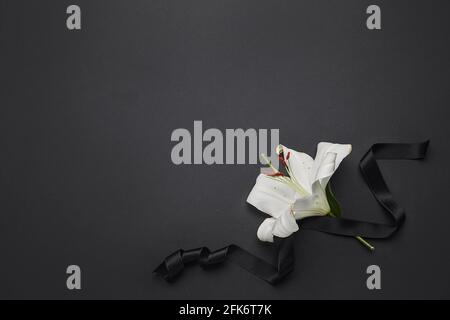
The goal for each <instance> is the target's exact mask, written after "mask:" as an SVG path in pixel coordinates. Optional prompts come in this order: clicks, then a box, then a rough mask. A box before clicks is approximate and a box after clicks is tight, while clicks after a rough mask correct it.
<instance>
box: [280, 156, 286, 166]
mask: <svg viewBox="0 0 450 320" xmlns="http://www.w3.org/2000/svg"><path fill="white" fill-rule="evenodd" d="M278 160H280V162H281V164H282V165H283V166H286V161H284V158H283V157H282V156H281V155H279V156H278Z"/></svg>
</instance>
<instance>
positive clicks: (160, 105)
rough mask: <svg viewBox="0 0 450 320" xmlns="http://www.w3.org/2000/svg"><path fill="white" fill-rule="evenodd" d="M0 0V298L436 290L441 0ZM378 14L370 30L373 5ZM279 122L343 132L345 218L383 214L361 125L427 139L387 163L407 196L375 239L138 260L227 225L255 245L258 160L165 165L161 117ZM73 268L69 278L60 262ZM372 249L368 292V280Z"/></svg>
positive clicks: (395, 185) (400, 195) (283, 126)
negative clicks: (277, 262) (180, 270)
mask: <svg viewBox="0 0 450 320" xmlns="http://www.w3.org/2000/svg"><path fill="white" fill-rule="evenodd" d="M74 3H76V4H78V5H80V6H81V9H82V30H81V31H75V32H71V31H68V30H67V29H66V26H65V20H66V13H65V10H66V7H67V6H68V5H69V4H72V1H70V2H69V1H56V0H55V1H16V0H14V1H12V0H11V1H5V0H2V1H1V6H0V10H1V11H0V14H1V16H0V28H1V29H0V36H1V38H0V41H1V48H0V49H1V50H0V80H1V85H0V90H1V95H0V98H1V100H0V106H1V108H0V112H1V114H0V240H1V241H0V257H1V258H0V259H1V263H0V297H1V298H64V299H66V298H68V299H72V298H139V299H151V298H158V299H172V298H180V299H187V298H224V299H231V298H252V299H266V298H267V299H269V298H270V299H304V298H345V299H359V298H370V299H372V298H373V299H379V298H388V299H389V298H450V285H449V284H450V283H449V282H450V281H449V280H450V277H449V273H448V270H449V269H450V259H449V249H450V242H449V240H448V235H449V232H448V230H449V227H450V212H449V210H448V203H449V199H448V191H449V190H448V189H449V187H448V182H449V178H450V173H449V170H448V158H449V157H450V152H449V148H448V139H449V131H450V130H449V129H448V123H447V119H448V116H449V111H448V101H449V71H450V63H449V56H450V46H449V43H448V41H449V31H450V28H449V26H450V19H449V18H448V12H449V9H450V5H449V2H448V1H424V0H423V1H381V0H377V1H375V2H373V1H370V2H369V1H360V0H352V1H317V0H314V1H312V0H311V1H275V0H274V1H261V0H252V1H249V0H226V1H219V0H189V1H181V0H180V1H163V0H161V1H154V0H140V1H137V0H133V1H119V0H116V1H81V0H77V1H76V2H74ZM373 3H374V4H378V5H379V6H380V7H381V9H382V28H383V29H382V30H381V31H369V30H367V29H366V26H365V20H366V17H367V15H366V14H365V9H366V8H367V6H368V5H369V4H373ZM194 120H203V124H204V127H205V128H210V127H214V128H219V129H222V130H224V129H226V128H280V140H281V142H282V143H284V144H286V145H288V146H291V147H293V148H299V149H302V150H304V151H307V152H309V153H313V154H314V153H315V147H316V143H317V142H319V141H335V142H342V143H351V144H352V145H353V152H352V154H351V156H350V157H349V158H348V159H346V160H345V161H344V162H343V164H342V166H341V168H340V170H339V172H338V173H337V174H336V176H335V177H334V178H333V182H334V189H335V191H336V194H337V196H338V197H339V199H340V200H341V203H342V205H343V208H344V214H345V216H348V217H353V218H358V219H366V220H376V221H383V213H382V210H381V209H380V208H379V207H378V205H377V203H376V202H375V201H374V199H373V198H372V195H371V194H370V192H369V190H368V189H367V188H366V187H365V184H364V182H363V180H362V178H361V176H360V174H359V172H358V169H357V165H358V161H359V159H360V158H361V156H362V155H363V153H364V152H365V151H366V149H367V148H368V147H369V146H370V145H371V144H372V143H375V142H398V141H406V142H409V141H419V140H423V139H427V138H429V139H431V145H430V150H429V156H428V158H427V160H425V161H417V162H416V161H397V162H395V161H390V162H387V161H386V162H384V163H383V164H382V169H383V172H384V174H385V176H386V179H387V181H388V183H389V185H390V187H391V189H392V191H393V193H394V194H395V196H396V197H397V199H398V201H399V202H400V203H401V204H403V206H404V207H405V208H406V210H407V222H406V224H405V225H404V227H403V228H402V230H401V231H400V232H399V233H398V234H396V235H395V236H394V237H393V238H391V239H389V240H386V241H373V243H374V244H375V246H376V248H377V250H376V251H375V253H373V254H371V253H369V252H368V251H367V250H366V249H365V248H363V247H362V246H361V245H360V244H359V243H358V242H357V241H356V240H354V239H351V238H340V237H334V236H330V235H326V234H321V233H318V232H314V231H304V230H301V231H299V232H298V233H297V234H296V243H297V246H296V249H295V250H296V256H297V259H298V262H297V268H296V269H295V271H294V272H293V273H292V274H291V275H290V276H289V278H287V279H286V281H285V282H284V283H282V284H281V285H279V286H277V287H272V286H270V285H268V284H266V283H265V282H263V281H261V280H259V279H257V278H255V277H254V276H252V275H251V274H249V273H247V272H245V271H243V270H241V269H240V268H238V267H236V266H233V265H226V266H224V267H223V268H220V269H218V270H216V271H213V272H208V271H202V270H201V269H200V268H195V267H193V268H189V269H188V270H186V271H185V274H184V275H183V276H182V277H181V278H180V279H179V281H178V282H176V283H175V284H172V285H169V284H167V283H165V282H164V281H162V280H161V279H158V278H155V277H153V276H152V273H151V272H152V270H153V268H154V267H155V266H156V265H157V264H158V263H159V262H160V261H161V260H162V258H164V257H165V256H166V255H167V254H169V253H171V252H172V251H174V250H176V249H178V248H180V247H184V248H192V247H197V246H202V245H208V246H209V247H210V248H214V249H215V248H219V247H222V246H224V245H226V244H228V243H230V242H234V243H237V244H240V245H241V246H243V247H244V248H246V249H248V250H249V251H251V252H253V253H255V254H257V255H259V256H261V257H264V258H266V259H268V260H270V259H271V258H273V256H272V253H273V252H272V250H271V249H270V245H265V244H262V243H261V242H259V241H258V240H257V239H256V230H257V228H258V225H259V224H260V222H261V221H262V220H263V218H264V217H265V216H264V214H257V213H255V212H254V211H253V210H251V209H250V208H249V207H248V206H247V205H246V203H245V199H246V196H247V194H248V192H249V191H250V189H251V188H252V186H253V184H254V181H255V178H256V176H257V174H258V170H259V167H258V166H255V165H229V166H225V165H215V166H206V165H197V166H194V165H191V166H189V165H186V166H175V165H173V164H172V163H171V160H170V151H171V148H172V146H173V145H174V144H173V143H171V141H170V135H171V132H172V131H173V130H174V129H176V128H188V129H190V130H191V131H192V127H193V121H194ZM69 264H78V265H80V266H81V268H82V287H83V288H82V290H81V291H78V292H75V291H69V290H67V289H66V286H65V281H66V273H65V269H66V267H67V266H68V265H69ZM370 264H378V265H379V266H380V267H381V269H382V290H381V291H376V292H375V291H369V290H367V288H366V285H365V280H366V277H367V276H366V274H365V269H366V267H367V266H368V265H370Z"/></svg>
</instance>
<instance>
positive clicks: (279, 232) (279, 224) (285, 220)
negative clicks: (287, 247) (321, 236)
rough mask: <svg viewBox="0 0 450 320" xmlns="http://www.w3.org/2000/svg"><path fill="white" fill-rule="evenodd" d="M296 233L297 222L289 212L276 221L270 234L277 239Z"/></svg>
mask: <svg viewBox="0 0 450 320" xmlns="http://www.w3.org/2000/svg"><path fill="white" fill-rule="evenodd" d="M296 231H298V225H297V221H296V220H295V218H294V216H293V215H292V213H291V212H286V213H284V214H283V215H281V216H280V217H279V218H278V219H277V221H276V222H275V225H274V227H273V231H272V233H273V235H275V236H277V237H280V238H286V237H289V236H290V235H291V234H293V233H294V232H296Z"/></svg>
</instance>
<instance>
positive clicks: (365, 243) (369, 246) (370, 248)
mask: <svg viewBox="0 0 450 320" xmlns="http://www.w3.org/2000/svg"><path fill="white" fill-rule="evenodd" d="M355 238H356V239H357V240H358V241H359V242H361V243H362V244H363V245H364V246H366V247H367V248H368V249H369V250H371V251H374V250H375V247H374V246H373V245H371V244H370V243H368V242H367V241H366V240H364V239H363V238H362V237H360V236H356V237H355Z"/></svg>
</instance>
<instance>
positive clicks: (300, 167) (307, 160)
mask: <svg viewBox="0 0 450 320" xmlns="http://www.w3.org/2000/svg"><path fill="white" fill-rule="evenodd" d="M283 153H284V156H285V157H286V156H287V155H288V154H290V156H289V159H288V160H287V163H288V166H289V169H290V170H291V173H292V175H293V178H294V179H295V180H296V182H297V183H298V184H299V185H300V186H301V187H302V188H303V189H304V190H305V191H306V192H307V193H308V194H312V188H311V187H312V183H313V182H314V181H312V180H311V172H312V170H313V165H314V160H313V158H311V156H310V155H308V154H306V153H303V152H298V151H295V150H292V149H289V148H287V147H285V146H283Z"/></svg>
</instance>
